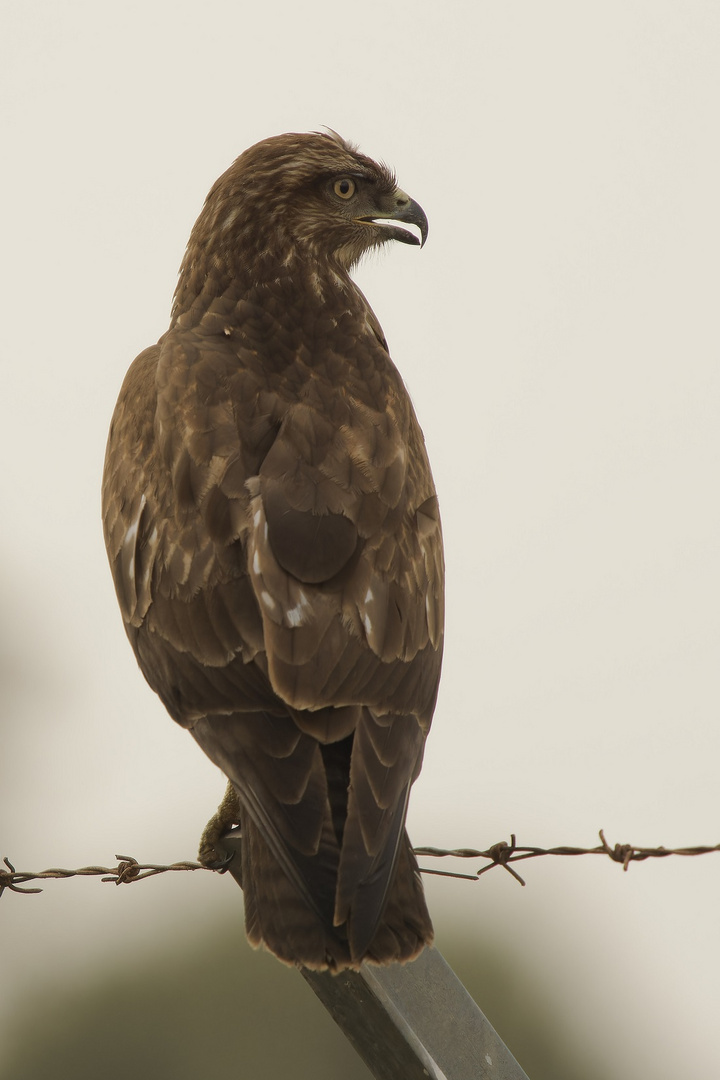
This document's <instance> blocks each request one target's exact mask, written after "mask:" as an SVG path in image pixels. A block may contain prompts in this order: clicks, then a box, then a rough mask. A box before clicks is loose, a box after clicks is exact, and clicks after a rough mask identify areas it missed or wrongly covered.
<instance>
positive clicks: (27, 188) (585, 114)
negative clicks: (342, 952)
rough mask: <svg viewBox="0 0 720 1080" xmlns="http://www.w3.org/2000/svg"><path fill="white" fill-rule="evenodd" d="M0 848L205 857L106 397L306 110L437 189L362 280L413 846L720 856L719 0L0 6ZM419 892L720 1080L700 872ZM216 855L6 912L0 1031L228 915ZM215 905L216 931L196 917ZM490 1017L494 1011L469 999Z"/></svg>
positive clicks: (591, 868) (633, 1046) (194, 784)
mask: <svg viewBox="0 0 720 1080" xmlns="http://www.w3.org/2000/svg"><path fill="white" fill-rule="evenodd" d="M0 15H1V22H2V32H1V37H2V46H1V48H2V58H1V62H0V72H1V73H2V81H3V91H2V93H3V101H2V114H1V119H0V123H1V134H0V137H1V139H2V147H3V157H4V164H3V168H2V176H1V179H0V183H2V188H3V197H2V206H3V211H4V214H3V216H4V225H3V251H2V262H1V266H0V274H1V276H2V283H1V291H0V295H1V296H2V303H3V308H4V310H3V317H2V328H3V329H2V344H1V353H2V356H1V363H2V371H1V383H0V387H1V389H0V410H1V414H2V415H1V417H0V439H1V440H2V442H1V453H2V458H1V460H2V481H1V483H2V492H1V494H2V536H1V538H0V560H1V561H0V588H1V589H2V601H1V615H2V628H1V635H2V647H3V655H2V670H1V674H2V687H1V688H2V731H1V735H0V737H1V739H2V744H1V751H0V753H1V759H0V768H1V771H2V776H1V778H0V799H1V800H2V807H1V817H0V855H8V856H9V857H10V859H11V860H12V861H13V862H14V863H15V864H16V866H17V867H18V868H21V869H33V870H39V869H42V868H44V867H47V866H58V865H60V866H82V865H86V864H88V863H103V864H106V865H111V864H112V863H113V861H114V860H113V856H114V855H115V854H116V853H122V854H132V855H135V856H136V857H137V858H139V859H140V860H141V861H145V860H147V861H161V862H163V861H173V860H174V859H183V858H192V857H194V853H195V846H196V840H197V836H198V833H199V830H200V827H201V826H202V824H203V823H204V821H205V820H206V818H207V816H208V814H209V812H210V810H211V809H212V808H213V806H214V804H215V802H216V801H217V799H218V798H219V795H220V793H221V790H222V783H221V779H220V776H219V774H218V773H217V772H216V770H215V769H214V768H213V767H212V766H211V765H210V764H209V763H208V762H207V761H206V760H205V759H204V757H203V756H202V754H201V753H200V752H199V751H198V749H197V748H196V746H195V745H194V743H193V742H192V740H191V739H190V738H189V737H188V736H187V735H186V734H184V733H183V732H181V731H180V730H179V729H177V728H175V727H174V725H173V724H172V723H171V721H170V720H169V719H167V717H166V716H165V715H164V712H163V709H162V707H161V705H160V703H159V702H158V701H157V700H156V699H155V698H154V697H153V695H152V693H151V692H150V691H149V690H148V689H147V687H146V686H145V684H144V682H143V680H142V678H141V677H140V675H139V673H138V671H137V669H136V666H135V662H134V659H133V657H132V654H131V651H130V648H129V646H128V645H127V642H126V640H125V637H124V633H123V630H122V627H121V622H120V618H119V614H118V611H117V610H116V603H115V597H114V594H113V591H112V586H111V582H110V575H109V572H108V569H107V566H106V563H105V555H104V551H103V546H102V537H101V531H100V524H99V482H100V472H101V467H102V458H103V452H104V444H105V436H106V431H107V427H108V422H109V418H110V414H111V411H112V408H113V405H114V401H115V398H116V395H117V392H118V389H119V386H120V383H121V380H122V378H123V375H124V373H125V370H126V368H127V366H128V364H129V362H130V361H131V360H132V358H133V356H134V355H135V354H136V353H137V352H139V351H140V350H141V349H142V348H143V347H145V346H146V345H148V344H150V343H151V342H153V341H155V340H156V339H157V337H158V336H159V335H160V334H161V333H162V332H163V331H164V329H165V328H166V326H167V320H168V314H169V305H170V298H171V294H172V290H173V288H174V283H175V276H176V271H177V267H178V265H179V263H180V259H181V257H182V253H183V248H184V244H185V242H186V240H187V237H188V234H189V231H190V228H191V225H192V223H193V221H194V219H195V217H196V215H197V213H198V212H199V210H200V207H201V204H202V200H203V199H204V197H205V194H206V192H207V190H208V188H209V187H210V185H211V183H212V182H213V181H214V179H215V178H216V176H217V175H219V173H220V172H222V171H223V170H224V169H225V168H226V167H227V165H228V164H229V163H230V161H231V160H232V159H233V158H234V157H235V156H236V155H237V154H238V153H239V152H240V151H241V150H242V149H243V148H244V147H246V146H248V145H249V144H251V143H253V142H255V141H257V140H259V139H261V138H264V137H266V136H268V135H272V134H276V133H279V132H282V131H288V130H307V129H314V128H318V127H319V126H320V125H322V124H328V125H330V126H332V127H333V128H336V129H337V130H338V131H340V132H341V133H342V134H343V135H344V136H345V137H347V138H349V139H352V140H355V141H357V142H359V143H360V145H361V147H362V149H363V150H364V151H366V152H367V153H369V154H370V155H371V156H376V157H378V158H384V159H386V160H387V161H389V162H390V163H391V164H392V165H394V166H395V167H396V169H397V171H398V178H399V181H400V183H401V185H402V186H403V187H404V188H405V189H406V190H408V191H409V192H410V193H411V194H412V196H413V197H414V198H416V199H417V200H418V201H419V202H420V203H421V204H422V206H423V207H424V208H425V210H426V212H427V214H428V217H429V220H430V239H429V242H428V244H427V246H426V247H425V249H424V250H423V251H422V252H419V251H418V250H417V249H414V248H406V247H402V246H400V245H395V246H394V248H393V249H392V250H387V251H386V252H385V253H384V255H383V256H382V257H381V258H379V259H376V260H373V261H372V262H370V263H368V264H366V265H365V266H363V267H362V268H361V271H360V273H359V280H360V283H361V285H362V287H363V289H364V290H365V292H366V294H367V295H368V297H369V299H370V302H371V303H372V304H373V306H374V308H375V310H376V312H377V314H378V316H379V318H380V320H381V322H382V324H383V327H384V329H385V332H386V335H387V337H388V340H389V342H390V347H391V352H392V355H393V357H394V359H395V361H396V363H397V365H398V366H399V368H400V369H401V371H402V373H403V375H404V377H405V379H406V381H407V385H408V387H409V389H410V391H411V393H412V395H413V398H414V401H415V404H416V408H417V411H418V414H419V416H420V419H421V423H422V424H423V427H424V429H425V433H426V437H427V442H428V446H429V450H430V455H431V460H432V462H433V467H434V472H435V477H436V481H437V486H438V489H439V492H440V496H441V506H442V511H443V517H444V526H445V535H446V553H447V567H448V571H447V578H448V624H447V645H446V662H445V670H444V676H443V684H442V692H441V696H440V700H439V704H438V709H437V713H436V721H435V727H434V730H433V733H432V737H431V740H430V743H429V746H428V752H427V756H426V764H425V768H424V772H423V776H422V778H421V780H420V781H419V782H418V784H417V786H416V789H415V791H414V796H413V799H412V804H411V811H410V831H411V835H412V837H413V839H414V840H415V842H416V843H418V844H420V843H422V844H436V845H439V846H450V847H453V846H457V845H472V846H479V847H486V846H488V845H489V844H491V843H493V842H495V841H497V840H500V839H502V838H507V837H508V836H509V833H510V832H511V831H515V832H516V833H517V835H518V839H519V842H520V843H525V844H538V845H548V846H550V845H556V844H578V845H583V846H585V845H587V846H592V845H593V844H594V843H596V837H597V830H598V829H599V828H600V827H604V828H605V830H606V832H607V835H608V838H609V839H610V840H611V842H615V841H631V842H633V843H636V844H642V845H648V846H655V845H659V844H664V845H666V846H675V845H690V844H712V843H716V842H717V841H718V840H720V825H719V821H718V784H717V770H718V760H719V759H718V753H719V751H720V729H719V725H718V723H717V720H718V707H719V705H720V685H719V681H718V673H717V672H718V664H717V657H718V645H719V641H718V638H719V636H720V635H719V632H718V631H719V626H718V621H719V620H718V610H719V600H720V595H719V593H720V589H719V586H720V573H719V568H720V551H719V547H718V540H719V539H720V536H719V533H720V519H719V514H718V492H717V480H718V464H719V462H718V457H719V455H718V450H719V448H720V437H719V436H718V428H717V412H718V382H719V378H718V367H719V365H718V344H719V338H720V331H719V327H718V317H717V297H718V285H719V284H720V280H719V278H720V272H719V267H718V251H719V250H720V209H719V206H720V200H719V196H718V193H719V192H720V152H719V150H718V126H719V121H720V75H719V72H720V64H719V63H718V56H719V55H720V7H718V5H716V4H714V3H702V2H686V3H683V4H678V3H666V2H663V0H647V2H645V3H642V2H628V0H623V2H614V3H613V2H610V3H607V2H606V3H603V4H588V3H578V2H568V3H539V2H536V0H532V2H517V0H516V2H513V3H486V2H480V0H473V2H470V3H449V4H448V3H445V4H442V5H441V4H440V3H437V2H436V3H428V2H422V0H412V2H408V0H395V2H394V3H387V2H383V3H379V2H374V0H365V2H364V3H362V4H342V3H338V2H337V0H335V2H333V3H329V2H324V0H316V2H309V3H305V4H290V3H287V4H274V3H272V2H269V3H264V4H245V3H242V2H239V0H238V2H234V3H220V2H215V3H214V2H212V0H211V2H205V3H203V4H199V3H188V2H178V0H174V2H172V3H170V2H168V3H160V2H158V3H152V2H150V3H147V2H146V0H143V2H142V3H136V2H130V3H124V4H122V5H116V4H112V5H111V4H109V3H98V2H97V0H93V2H87V3H83V2H80V0H72V2H66V3H55V2H47V0H35V2H32V3H25V2H22V3H20V2H17V3H13V2H9V0H4V2H3V3H2V5H1V8H0ZM523 873H524V874H525V876H526V878H527V881H528V886H527V888H525V889H521V888H520V887H519V886H518V885H517V884H516V883H515V882H513V881H512V880H511V878H510V876H509V875H507V874H505V873H504V872H502V871H498V870H495V871H493V873H491V874H490V875H488V876H486V877H484V878H483V879H482V880H481V883H480V884H478V885H474V886H473V885H471V884H469V883H464V882H444V881H441V882H431V883H430V884H429V891H430V896H431V904H432V908H433V910H434V912H435V913H436V922H437V929H438V943H439V945H440V947H441V948H442V944H443V927H454V926H455V925H456V924H457V923H458V922H459V921H460V920H462V919H465V920H467V927H468V929H467V936H468V949H470V950H471V949H472V939H473V934H474V933H476V932H477V933H478V934H480V933H482V934H484V935H487V934H488V932H489V933H490V934H491V935H492V936H494V937H496V939H497V940H498V942H502V944H503V948H504V949H505V950H506V952H507V955H508V962H512V964H513V965H515V966H516V967H518V966H519V967H520V969H521V970H523V969H526V970H527V977H528V979H529V980H532V981H534V983H535V984H536V985H537V988H538V994H539V995H540V996H542V998H543V999H546V1000H548V1001H551V1002H553V1004H555V1005H557V1006H558V1007H559V1008H560V1009H561V1010H562V1011H563V1012H564V1013H565V1015H566V1017H567V1027H568V1031H569V1033H570V1035H571V1037H572V1038H573V1039H574V1040H575V1041H576V1042H577V1043H578V1044H579V1045H580V1046H581V1047H582V1048H583V1049H584V1052H585V1053H586V1054H587V1059H588V1061H591V1060H592V1061H601V1062H604V1063H606V1064H607V1065H608V1066H609V1067H610V1069H611V1072H612V1075H614V1076H615V1077H616V1078H617V1080H629V1078H644V1077H646V1076H649V1075H652V1076H653V1077H654V1078H655V1080H670V1078H671V1077H673V1078H674V1077H677V1076H680V1075H682V1076H689V1075H706V1076H710V1075H717V1070H718V1054H717V1007H718V1000H719V999H720V966H719V964H718V959H719V957H720V919H719V918H718V911H719V910H720V856H715V855H708V856H705V857H703V858H697V859H666V860H664V861H662V862H657V863H645V864H639V865H635V866H633V867H631V869H630V871H629V873H627V874H623V873H622V871H621V869H620V868H619V867H618V866H615V865H613V864H611V863H610V862H609V861H607V862H606V861H604V860H600V859H590V858H585V859H579V860H559V859H545V860H539V861H535V862H529V863H526V864H524V870H523ZM237 899H238V898H237V895H236V890H233V889H232V888H231V886H230V885H229V884H225V883H221V882H219V881H218V880H217V879H216V878H213V877H211V875H192V876H190V875H187V876H184V877H182V878H179V877H176V878H173V879H167V878H166V879H157V880H156V881H154V882H146V883H144V884H142V885H138V886H133V887H132V888H122V889H115V888H112V887H111V886H109V885H101V884H100V883H99V882H97V881H79V882H64V883H50V884H49V885H48V887H47V888H46V891H45V892H44V894H43V895H42V896H40V897H32V898H30V897H28V898H23V897H18V896H14V895H12V894H6V895H5V896H3V899H2V904H0V955H1V956H2V961H1V963H2V970H3V978H2V987H1V989H0V993H1V994H2V997H3V1008H4V1012H3V1016H4V1017H5V1019H6V1021H7V1019H8V1018H9V1017H11V1015H12V1004H13V1002H15V1001H17V1000H18V998H19V997H22V994H23V992H24V991H25V990H26V989H29V988H31V987H33V986H35V985H47V984H48V982H52V980H57V981H58V984H60V982H63V983H65V984H66V985H67V984H71V983H72V982H73V980H75V979H82V978H84V977H85V976H86V974H87V973H88V972H89V971H90V969H91V968H92V967H93V966H94V965H102V964H105V963H107V962H109V960H110V959H111V958H113V957H115V956H117V955H121V954H123V951H124V948H125V944H124V943H125V942H126V941H127V940H129V938H130V937H131V938H132V941H133V943H134V944H133V947H134V948H141V947H142V948H147V949H148V950H150V949H151V948H152V946H153V944H154V943H156V942H158V941H166V940H168V939H171V938H172V937H173V935H175V937H177V938H178V940H179V941H181V940H182V936H183V935H184V934H188V933H190V927H191V926H192V925H194V924H197V925H203V926H205V925H208V924H209V923H211V922H212V921H213V919H214V918H215V917H218V918H219V917H220V913H222V914H223V917H224V916H225V915H226V914H227V911H228V910H229V908H230V906H231V905H233V904H235V905H237ZM214 913H216V914H215V915H214ZM480 1004H481V1005H482V1002H480Z"/></svg>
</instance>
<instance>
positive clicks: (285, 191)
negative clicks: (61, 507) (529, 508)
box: [102, 132, 443, 971]
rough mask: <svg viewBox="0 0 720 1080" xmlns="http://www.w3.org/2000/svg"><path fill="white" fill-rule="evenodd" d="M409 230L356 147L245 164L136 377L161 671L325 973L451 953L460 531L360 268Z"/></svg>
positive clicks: (136, 498)
mask: <svg viewBox="0 0 720 1080" xmlns="http://www.w3.org/2000/svg"><path fill="white" fill-rule="evenodd" d="M405 225H414V226H416V227H417V229H418V230H419V232H420V236H421V237H422V242H424V241H425V237H426V235H427V227H428V226H427V219H426V217H425V214H424V212H423V210H422V209H421V207H420V206H419V205H418V204H417V203H416V202H414V201H413V200H412V199H411V198H409V196H408V195H406V194H405V193H404V192H403V191H401V190H400V188H399V187H398V186H397V183H396V180H395V177H394V175H393V174H392V173H391V172H390V170H389V169H388V168H387V167H386V166H384V165H379V164H377V163H376V162H374V161H372V160H371V159H370V158H368V157H366V156H364V155H363V154H361V153H360V152H359V151H358V150H357V149H356V148H355V147H354V146H352V145H350V144H349V143H347V142H345V141H344V140H343V139H341V138H340V137H339V136H337V135H335V133H332V132H331V133H329V134H324V133H311V134H287V135H280V136H277V137H275V138H271V139H267V140H265V141H263V142H260V143H258V144H257V145H256V146H253V147H251V148H250V149H249V150H246V151H245V152H244V153H243V154H242V155H241V156H240V157H239V158H238V159H237V160H236V161H235V162H234V163H233V164H232V165H231V166H230V168H229V169H228V170H227V172H225V173H224V174H223V175H222V176H221V177H220V179H219V180H218V181H217V182H216V183H215V185H214V186H213V188H212V190H211V191H210V194H209V195H208V197H207V200H206V202H205V205H204V207H203V210H202V212H201V214H200V216H199V218H198V219H197V222H196V223H195V226H194V228H193V230H192V234H191V236H190V240H189V243H188V247H187V251H186V253H185V257H184V259H183V262H182V265H181V268H180V273H179V280H178V285H177V289H176V292H175V297H174V303H173V308H172V314H171V320H170V327H169V329H168V330H167V332H166V333H165V334H164V335H163V336H162V337H161V338H160V340H159V341H158V343H157V344H156V345H152V346H150V348H148V349H146V350H145V351H144V352H142V353H140V355H139V356H138V357H137V359H136V360H135V361H134V363H133V364H132V366H131V367H130V370H129V371H128V374H127V376H126V378H125V381H124V383H123V386H122V389H121V391H120V396H119V398H118V402H117V406H116V408H115V413H114V415H113V419H112V424H111V427H110V435H109V439H108V445H107V454H106V459H105V470H104V476H103V493H102V494H103V500H102V501H103V524H104V533H105V542H106V546H107V551H108V557H109V560H110V566H111V569H112V575H113V579H114V583H115V589H116V592H117V597H118V601H119V604H120V609H121V611H122V617H123V620H124V623H125V629H126V631H127V635H128V637H129V639H130V643H131V645H132V647H133V649H134V651H135V656H136V657H137V661H138V664H139V666H140V669H141V670H142V673H143V675H144V676H145V678H146V679H147V681H148V683H149V684H150V686H151V687H152V689H153V690H154V691H155V692H156V693H157V694H158V695H159V697H160V698H161V700H162V702H163V704H164V705H165V707H166V709H167V711H168V712H169V713H170V715H171V716H172V718H173V719H174V720H176V721H177V723H179V724H181V725H182V726H183V727H185V728H187V729H188V730H189V731H190V733H191V734H192V735H193V737H194V738H195V739H196V741H197V742H198V743H199V744H200V746H201V747H202V749H203V750H204V751H205V753H206V754H207V755H208V756H209V757H210V758H211V760H212V761H213V762H215V764H216V765H218V766H219V767H220V769H221V770H222V771H223V772H224V773H225V775H226V776H227V777H228V779H229V781H230V785H231V788H229V790H232V792H233V794H234V798H235V800H236V801H235V804H234V807H235V808H234V809H231V812H230V814H229V818H230V820H231V823H232V822H235V823H237V824H238V825H239V827H240V831H241V836H242V841H241V863H242V879H243V890H244V896H245V922H246V929H247V934H248V938H249V939H250V941H251V943H253V944H254V945H259V944H264V945H265V946H266V947H267V948H268V949H270V950H271V951H272V952H273V953H275V954H276V955H277V956H278V957H279V958H280V959H281V960H284V961H285V962H287V963H290V964H296V965H302V966H305V967H308V968H314V969H319V970H322V969H330V970H332V971H338V970H342V969H343V968H349V967H352V968H357V967H358V966H359V965H360V964H361V963H362V962H363V961H365V960H368V961H371V962H375V963H379V964H386V963H391V962H394V961H407V960H411V959H413V958H414V957H415V956H417V955H418V953H419V952H420V951H421V950H422V948H423V946H425V945H427V944H429V943H430V942H431V941H432V924H431V921H430V917H429V915H428V911H427V907H426V905H425V900H424V897H423V890H422V885H421V882H420V877H419V873H418V868H417V864H416V862H415V859H414V856H413V853H412V849H411V847H410V843H409V841H408V838H407V834H406V833H405V828H404V826H405V816H406V812H407V803H408V795H409V791H410V787H411V785H412V783H413V781H414V780H415V779H416V777H417V775H418V773H419V771H420V766H421V762H422V756H423V747H424V742H425V737H426V735H427V732H428V729H429V727H430V721H431V718H432V713H433V709H434V706H435V700H436V696H437V688H438V680H439V677H440V663H441V654H442V640H443V555H442V539H441V532H440V519H439V514H438V504H437V498H436V494H435V487H434V484H433V479H432V476H431V473H430V466H429V464H428V459H427V455H426V451H425V445H424V440H423V436H422V432H421V430H420V427H419V425H418V422H417V419H416V417H415V413H414V411H413V407H412V404H411V402H410V398H409V396H408V394H407V391H406V389H405V387H404V385H403V382H402V380H401V378H400V375H399V374H398V372H397V370H396V368H395V367H394V365H393V363H392V361H391V360H390V356H389V354H388V348H387V344H386V342H385V338H384V336H383V332H382V330H381V328H380V325H379V323H378V320H377V318H376V317H375V315H374V314H373V312H372V310H371V308H370V307H369V305H368V303H367V301H366V299H365V297H364V296H363V294H362V293H361V292H360V290H359V289H358V287H357V285H355V284H354V282H353V281H352V280H351V278H350V270H351V268H352V267H353V265H354V264H355V263H357V261H358V260H359V259H360V258H361V257H362V255H364V254H365V253H366V252H368V251H370V250H371V249H373V248H378V247H380V246H382V245H384V244H386V243H387V242H388V241H390V240H398V241H400V242H401V243H405V244H420V243H421V241H420V240H419V239H418V237H417V235H416V233H415V232H413V231H411V230H410V229H408V228H405V227H404V226H405ZM225 805H226V806H230V807H231V808H232V806H233V803H232V802H231V803H226V804H225ZM226 816H227V815H226ZM216 825H217V823H216ZM209 835H210V841H207V840H206V843H205V845H204V847H203V849H202V855H203V857H204V859H205V860H206V861H212V855H213V853H212V850H211V839H212V833H210V834H209Z"/></svg>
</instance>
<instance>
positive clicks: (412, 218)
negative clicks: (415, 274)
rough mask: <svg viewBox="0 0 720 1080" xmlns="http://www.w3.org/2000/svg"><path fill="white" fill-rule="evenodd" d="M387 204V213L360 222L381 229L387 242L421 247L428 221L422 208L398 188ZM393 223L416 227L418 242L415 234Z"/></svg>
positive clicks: (425, 237)
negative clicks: (366, 222)
mask: <svg viewBox="0 0 720 1080" xmlns="http://www.w3.org/2000/svg"><path fill="white" fill-rule="evenodd" d="M388 204H389V206H388V210H387V211H385V212H383V211H381V212H380V213H378V214H373V215H371V216H368V217H364V218H361V219H360V220H361V221H368V222H372V224H373V225H377V226H378V228H382V229H383V230H384V232H385V235H386V237H387V239H388V240H400V241H401V242H402V243H403V244H419V245H420V247H422V246H423V245H424V243H425V241H426V240H427V235H428V219H427V217H426V216H425V211H424V210H423V208H422V206H420V204H419V203H416V202H415V200H414V199H411V198H410V196H409V195H406V194H405V192H404V191H401V190H400V188H397V189H396V190H395V191H394V192H393V194H392V195H391V196H390V199H389V200H388ZM395 221H404V222H407V224H408V225H417V227H418V229H419V230H420V239H419V240H418V238H417V236H416V235H415V233H411V232H409V231H408V230H407V229H401V228H400V227H399V226H397V225H394V224H390V223H391V222H395Z"/></svg>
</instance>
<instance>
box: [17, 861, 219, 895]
mask: <svg viewBox="0 0 720 1080" xmlns="http://www.w3.org/2000/svg"><path fill="white" fill-rule="evenodd" d="M115 858H116V859H117V860H118V865H117V866H116V867H108V866H82V867H80V869H79V870H64V869H62V868H61V867H54V868H53V869H50V870H41V871H40V872H39V873H37V874H34V873H32V872H29V871H26V870H16V869H15V867H14V866H13V864H12V863H11V862H10V860H9V859H7V858H4V859H3V862H4V863H5V866H6V867H7V870H0V896H2V894H3V893H4V891H5V889H9V890H10V892H16V893H40V892H42V889H26V888H24V887H23V886H24V885H25V882H27V881H43V880H46V879H47V878H71V877H102V880H103V881H111V882H113V884H115V885H129V884H130V883H131V882H133V881H142V880H143V879H144V878H149V877H155V876H156V875H157V874H166V873H168V871H171V870H209V869H210V867H208V866H203V865H202V863H199V862H178V863H172V864H171V865H169V866H164V865H162V864H160V863H139V862H138V861H137V859H134V858H133V857H132V855H116V856H115Z"/></svg>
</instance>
